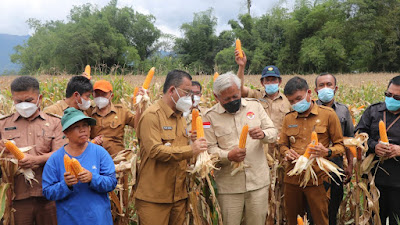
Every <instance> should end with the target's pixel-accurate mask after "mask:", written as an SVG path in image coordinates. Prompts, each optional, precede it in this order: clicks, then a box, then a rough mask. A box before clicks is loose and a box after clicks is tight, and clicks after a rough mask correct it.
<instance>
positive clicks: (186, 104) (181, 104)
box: [171, 88, 192, 112]
mask: <svg viewBox="0 0 400 225" xmlns="http://www.w3.org/2000/svg"><path fill="white" fill-rule="evenodd" d="M175 91H176V93H177V94H178V97H179V99H178V101H177V102H175V100H174V98H173V97H172V96H171V99H172V101H174V103H175V107H176V109H177V110H179V111H181V112H187V111H189V110H190V108H192V98H191V97H190V96H184V97H181V96H179V93H178V91H177V90H176V88H175Z"/></svg>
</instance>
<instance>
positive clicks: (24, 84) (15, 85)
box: [11, 76, 40, 93]
mask: <svg viewBox="0 0 400 225" xmlns="http://www.w3.org/2000/svg"><path fill="white" fill-rule="evenodd" d="M21 91H34V92H37V93H40V89H39V81H38V80H37V79H36V78H34V77H31V76H22V77H18V78H15V79H14V80H13V82H12V83H11V92H21Z"/></svg>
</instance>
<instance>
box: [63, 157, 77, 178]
mask: <svg viewBox="0 0 400 225" xmlns="http://www.w3.org/2000/svg"><path fill="white" fill-rule="evenodd" d="M71 164H72V160H71V158H70V157H69V156H68V155H67V154H65V155H64V167H65V172H69V173H70V174H71V175H74V176H76V174H75V172H74V170H73V169H72V167H71V166H72V165H71Z"/></svg>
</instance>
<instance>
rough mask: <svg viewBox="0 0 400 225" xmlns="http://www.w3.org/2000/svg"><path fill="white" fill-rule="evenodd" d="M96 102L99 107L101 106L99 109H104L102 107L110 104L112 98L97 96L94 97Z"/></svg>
mask: <svg viewBox="0 0 400 225" xmlns="http://www.w3.org/2000/svg"><path fill="white" fill-rule="evenodd" d="M94 102H95V103H96V105H97V107H99V109H102V108H104V107H106V106H107V105H108V103H110V100H109V99H108V98H104V97H97V98H94Z"/></svg>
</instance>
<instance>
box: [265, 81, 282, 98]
mask: <svg viewBox="0 0 400 225" xmlns="http://www.w3.org/2000/svg"><path fill="white" fill-rule="evenodd" d="M278 90H279V83H278V84H266V85H265V92H267V94H269V95H272V94H275V93H276V92H278Z"/></svg>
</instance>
